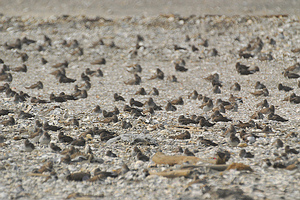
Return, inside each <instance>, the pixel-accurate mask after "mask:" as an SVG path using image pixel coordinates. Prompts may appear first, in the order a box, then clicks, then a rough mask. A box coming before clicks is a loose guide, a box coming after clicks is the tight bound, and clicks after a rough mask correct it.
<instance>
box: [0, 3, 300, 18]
mask: <svg viewBox="0 0 300 200" xmlns="http://www.w3.org/2000/svg"><path fill="white" fill-rule="evenodd" d="M0 13H3V14H6V15H30V16H49V15H62V14H69V15H87V16H105V17H124V16H133V15H145V16H155V15H158V14H170V13H173V14H180V15H183V16H189V15H191V14H195V15H204V14H225V15H239V14H249V15H269V14H290V15H300V1H298V0H272V1H270V0H262V1H253V0H229V1H227V0H185V1H182V0H171V1H170V0H168V1H160V0H151V1H147V0H100V1H98V0H85V1H80V0H74V1H73V0H43V1H39V0H18V1H17V0H15V1H10V0H2V1H0Z"/></svg>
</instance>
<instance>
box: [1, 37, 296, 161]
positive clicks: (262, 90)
mask: <svg viewBox="0 0 300 200" xmlns="http://www.w3.org/2000/svg"><path fill="white" fill-rule="evenodd" d="M143 40H144V38H143V37H142V36H140V35H138V36H137V45H136V48H137V49H138V48H140V46H139V45H138V44H139V42H140V41H143ZM186 41H189V37H188V36H187V37H186ZM34 43H36V41H35V40H31V39H28V38H26V37H24V38H23V39H17V40H16V42H15V43H11V44H8V43H5V44H4V45H3V47H4V48H5V49H6V50H8V51H9V50H11V49H17V50H21V49H22V46H23V45H31V44H34ZM51 43H52V40H51V39H50V38H49V37H48V36H44V46H39V47H38V50H42V49H45V48H47V46H51ZM274 43H276V42H275V40H273V39H272V40H270V44H274ZM62 45H64V46H66V47H70V48H72V49H73V52H74V54H76V55H82V54H83V53H84V49H83V48H82V47H80V43H79V42H78V41H77V40H73V41H71V42H67V41H64V42H63V43H62ZM93 45H94V46H95V45H104V42H103V41H102V40H99V42H98V43H97V44H93ZM205 45H206V46H208V41H207V40H206V41H205V42H204V43H203V46H205ZM263 45H264V43H263V41H262V40H261V39H260V38H256V39H254V40H252V41H250V42H249V44H248V45H247V46H246V47H245V48H244V49H241V50H240V52H239V56H240V57H242V58H245V59H248V58H252V57H254V56H255V55H256V53H258V52H260V51H261V49H262V48H263ZM109 46H110V47H112V48H113V47H115V44H114V43H111V44H109ZM174 50H187V49H186V48H182V47H179V46H177V45H175V46H174ZM197 50H198V49H197V47H195V45H193V46H192V51H197ZM211 55H212V56H216V55H218V52H217V50H216V49H214V50H213V51H212V54H211ZM20 57H21V59H22V61H23V63H24V64H23V65H22V66H20V67H15V68H13V67H11V66H9V65H7V64H6V63H5V61H4V60H2V59H0V63H1V64H2V69H1V71H0V81H3V82H6V83H4V84H3V85H2V86H0V92H2V93H5V95H6V97H8V98H12V99H13V101H14V103H16V104H18V103H20V102H27V101H28V99H29V98H30V102H31V103H32V104H33V105H38V104H45V103H51V102H59V103H61V102H66V101H70V100H77V99H80V98H87V97H88V91H89V89H90V88H91V87H92V85H91V81H90V79H91V77H93V76H95V77H102V76H103V72H102V70H101V69H100V68H98V69H97V70H95V71H94V70H91V69H90V68H86V70H85V71H84V72H82V73H81V81H82V82H83V84H82V85H80V86H78V85H75V87H74V91H73V92H72V93H71V94H66V93H64V92H61V93H60V94H58V95H55V94H54V93H51V94H50V97H49V100H46V99H40V98H38V97H34V96H30V95H29V94H27V93H26V92H23V91H19V92H18V91H14V90H13V89H12V88H11V87H10V84H9V83H10V82H12V81H13V76H12V72H20V73H21V72H23V73H26V72H27V70H28V67H27V65H26V64H25V62H26V61H27V60H28V58H29V56H28V55H27V54H26V53H25V52H23V53H20ZM258 59H260V60H272V59H273V57H272V55H270V54H268V55H265V56H260V57H258ZM46 63H48V61H47V60H46V59H45V58H41V64H42V65H44V64H46ZM105 64H106V60H105V58H101V59H99V60H95V61H93V62H91V65H105ZM68 65H69V62H68V61H64V62H62V63H57V64H55V65H52V68H53V69H54V71H53V72H51V75H53V76H54V77H55V78H56V79H57V81H58V82H59V83H61V84H63V83H66V84H67V83H74V82H76V81H77V80H76V79H74V78H70V77H68V76H67V74H66V68H68ZM174 68H175V71H177V72H182V73H184V72H187V71H188V68H187V67H186V62H185V61H184V60H179V61H176V62H174ZM235 69H236V71H237V73H238V74H239V75H242V76H246V75H251V74H254V73H258V72H259V71H260V69H259V67H257V66H255V67H249V66H246V65H244V64H241V63H240V62H237V63H236V65H235ZM127 71H128V72H129V73H131V74H133V79H130V80H127V81H124V84H126V85H140V84H141V82H142V78H141V76H140V75H139V73H141V72H142V66H141V65H140V64H134V65H131V66H128V67H127ZM299 71H300V64H299V63H296V64H295V65H293V66H291V67H288V68H286V69H285V70H284V72H283V73H282V74H283V76H284V77H286V78H288V79H298V78H299V77H300V75H299V74H297V73H298V72H299ZM155 79H160V80H163V79H165V74H164V72H163V71H162V69H160V68H157V69H156V72H155V73H154V74H153V75H152V76H151V77H150V79H149V80H155ZM167 79H168V80H169V81H171V82H177V78H176V76H174V75H173V76H168V77H167ZM204 79H205V80H206V81H209V82H210V83H211V84H212V87H213V93H221V88H222V86H223V85H222V84H223V83H222V82H221V81H220V77H219V74H218V73H214V74H211V75H209V76H208V77H205V78H204ZM43 85H44V83H43V82H42V81H37V82H36V83H35V84H32V85H30V86H26V87H25V89H27V90H32V89H38V90H42V89H43V87H44V86H43ZM298 87H300V82H299V81H298ZM230 89H231V90H232V91H240V90H241V86H240V84H239V83H237V82H236V83H234V84H233V85H232V86H231V87H230ZM278 90H283V91H285V92H289V91H291V90H293V88H292V87H289V86H285V85H283V84H282V83H279V84H278ZM251 94H252V95H254V96H256V97H266V96H268V95H269V90H268V89H267V87H266V86H265V85H264V84H263V83H260V82H259V81H258V82H256V84H255V92H251ZM135 95H151V96H155V95H159V91H158V89H157V88H155V87H153V89H152V90H151V91H150V92H148V93H147V92H146V90H145V89H144V88H143V87H141V88H140V89H139V90H138V91H136V93H135ZM113 98H114V101H124V102H126V99H125V98H124V97H122V96H121V95H120V94H118V93H115V94H114V96H113ZM188 98H189V99H192V100H201V101H202V105H201V106H200V109H202V110H203V112H205V113H208V112H212V114H211V116H210V117H207V118H205V117H204V116H196V115H192V116H189V117H186V116H184V115H180V116H179V117H178V123H179V124H181V125H188V124H199V126H200V127H212V126H214V125H215V124H216V123H218V122H231V121H232V119H230V118H229V117H227V116H225V115H224V113H226V111H231V112H238V107H239V104H242V103H243V99H242V98H240V97H236V96H234V95H232V94H231V95H230V97H229V100H228V101H224V100H222V99H220V98H219V99H216V100H215V101H214V100H213V99H211V98H209V97H207V96H204V95H201V94H198V92H197V91H196V90H194V91H192V92H191V93H190V94H189V96H188ZM284 100H285V101H289V102H291V103H295V104H298V103H300V96H297V95H296V94H295V93H292V94H291V95H290V96H289V97H287V98H286V99H284ZM214 102H215V103H214ZM183 104H184V99H183V98H182V97H179V98H178V99H175V100H172V101H168V103H167V105H166V106H165V107H164V108H163V107H162V106H160V105H157V104H156V103H155V102H154V99H153V97H149V99H148V100H147V101H146V102H140V101H137V100H135V99H134V98H130V100H129V104H126V105H125V106H124V111H125V112H129V113H130V114H131V115H132V116H134V117H144V116H146V115H147V114H153V113H154V112H156V111H160V110H165V111H176V110H177V107H176V105H183ZM142 108H144V109H142ZM256 108H257V109H258V111H257V112H255V113H254V114H253V115H252V116H251V117H250V118H251V120H250V121H249V122H241V121H240V122H239V123H238V124H235V125H233V124H232V123H231V124H230V125H229V126H228V128H227V130H226V131H225V133H224V137H227V138H228V143H229V144H230V145H231V146H238V145H239V144H240V143H241V140H244V141H245V142H250V143H253V142H255V139H256V137H257V136H256V135H254V134H253V133H246V132H245V128H256V129H261V131H262V132H265V133H267V132H271V131H272V130H271V128H270V127H269V126H264V127H261V126H260V125H259V124H258V123H256V122H254V121H253V120H259V119H263V118H264V115H267V119H268V120H274V121H279V122H286V121H288V119H285V118H283V117H281V116H279V115H278V114H275V107H274V105H269V103H268V101H267V99H262V102H260V103H259V104H257V105H256ZM93 112H96V113H102V115H103V117H104V118H103V120H101V121H100V122H101V123H115V122H118V121H119V118H118V115H119V113H120V112H119V109H118V108H117V107H115V109H114V110H112V111H106V110H103V109H101V108H100V106H96V107H95V108H94V109H93ZM11 113H14V117H12V114H11ZM0 115H1V116H4V115H9V118H8V119H4V118H2V119H3V120H2V122H1V124H2V125H3V126H12V125H14V124H15V123H16V119H15V117H16V116H17V117H18V118H22V119H33V118H36V117H37V118H38V116H35V115H34V114H30V113H28V112H24V111H12V110H8V109H5V108H2V109H1V110H0ZM70 124H72V125H74V126H79V121H78V119H76V118H74V119H72V120H71V121H70ZM121 126H122V128H124V129H127V128H131V127H132V125H131V123H130V122H128V121H125V120H124V121H122V125H121ZM35 127H36V129H35V131H34V132H33V133H32V134H31V135H30V136H29V137H28V138H21V139H24V140H25V142H24V149H25V151H27V152H31V151H32V150H34V149H35V145H34V144H33V143H40V144H41V145H50V148H51V149H52V150H53V151H55V152H60V153H61V154H63V155H66V156H65V157H63V158H62V162H65V163H69V162H71V160H72V158H74V156H72V155H73V154H74V153H76V152H77V151H76V150H74V147H72V148H70V149H65V150H62V149H61V148H60V147H59V146H58V145H57V144H55V143H53V141H54V140H51V137H52V136H51V135H52V134H49V131H51V132H59V133H58V136H57V137H58V142H62V143H67V144H71V145H73V146H87V147H86V148H87V150H85V151H86V152H87V153H89V154H91V150H90V148H89V147H88V145H87V142H86V140H85V138H84V137H83V136H86V135H88V134H89V135H96V134H97V135H100V138H101V140H104V141H105V140H109V139H110V138H113V137H115V136H116V135H117V134H116V133H114V132H110V131H108V130H105V129H97V128H95V129H93V130H88V132H87V133H83V134H81V135H80V136H78V138H73V137H71V136H68V135H65V134H64V133H63V131H62V130H63V127H62V126H54V125H50V124H49V123H48V122H47V121H46V122H43V123H41V122H40V121H39V120H36V124H35ZM236 128H239V129H241V131H240V134H239V136H237V131H236ZM1 137H4V136H1ZM170 138H174V139H189V138H190V134H189V132H184V133H182V134H179V135H175V136H171V137H170ZM202 140H203V141H204V142H205V143H207V144H210V145H214V144H215V143H213V142H208V140H205V139H203V138H202ZM3 141H4V139H3ZM276 145H278V146H283V144H282V141H281V140H280V139H278V141H277V143H276ZM135 148H136V149H135V150H134V151H135V152H136V155H137V158H138V159H140V160H143V161H148V160H149V158H148V157H147V156H146V155H143V153H142V152H141V151H140V150H139V149H138V148H137V147H135ZM286 153H298V151H296V150H295V149H292V148H290V147H289V146H286ZM107 154H108V155H111V156H115V155H114V154H113V153H112V152H107ZM240 156H241V157H253V155H251V153H249V152H246V151H245V150H244V149H242V150H241V153H240Z"/></svg>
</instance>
